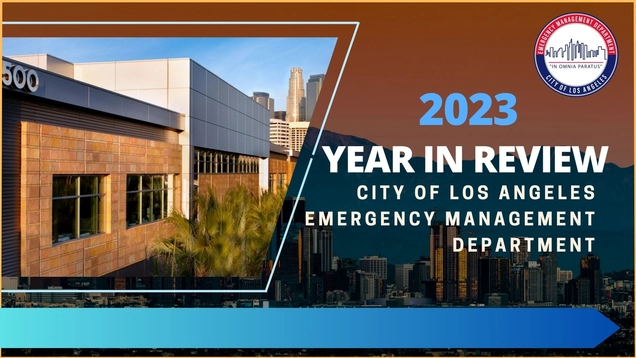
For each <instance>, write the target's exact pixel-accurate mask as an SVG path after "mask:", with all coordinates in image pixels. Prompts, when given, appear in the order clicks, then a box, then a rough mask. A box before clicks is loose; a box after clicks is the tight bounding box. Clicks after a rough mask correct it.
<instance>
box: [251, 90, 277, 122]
mask: <svg viewBox="0 0 636 358" xmlns="http://www.w3.org/2000/svg"><path fill="white" fill-rule="evenodd" d="M252 99H253V100H254V101H255V102H256V103H258V104H260V105H261V106H263V107H265V108H267V109H269V118H270V119H272V118H274V99H273V98H271V97H270V96H269V93H267V92H254V93H253V95H252Z"/></svg>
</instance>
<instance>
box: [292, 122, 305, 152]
mask: <svg viewBox="0 0 636 358" xmlns="http://www.w3.org/2000/svg"><path fill="white" fill-rule="evenodd" d="M308 130H309V122H291V123H289V145H290V146H291V149H292V150H294V151H297V152H300V150H301V149H302V148H303V143H305V137H306V136H307V131H308Z"/></svg>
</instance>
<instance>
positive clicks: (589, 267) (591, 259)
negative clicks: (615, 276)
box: [581, 254, 605, 304]
mask: <svg viewBox="0 0 636 358" xmlns="http://www.w3.org/2000/svg"><path fill="white" fill-rule="evenodd" d="M581 278H586V279H588V280H589V281H590V303H597V304H598V303H601V299H602V298H603V297H604V296H605V295H604V292H603V273H602V272H601V259H600V258H598V256H594V255H592V254H589V255H587V256H585V257H583V258H582V259H581Z"/></svg>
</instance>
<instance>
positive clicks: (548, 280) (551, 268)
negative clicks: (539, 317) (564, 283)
mask: <svg viewBox="0 0 636 358" xmlns="http://www.w3.org/2000/svg"><path fill="white" fill-rule="evenodd" d="M539 264H540V265H541V271H542V272H543V302H546V303H551V304H552V305H557V304H558V302H559V301H558V298H557V291H556V290H557V257H556V253H554V252H548V253H544V254H542V255H541V256H539Z"/></svg>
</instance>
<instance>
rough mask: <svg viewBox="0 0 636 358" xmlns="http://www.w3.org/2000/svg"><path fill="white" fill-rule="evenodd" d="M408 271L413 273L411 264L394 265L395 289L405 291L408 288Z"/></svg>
mask: <svg viewBox="0 0 636 358" xmlns="http://www.w3.org/2000/svg"><path fill="white" fill-rule="evenodd" d="M410 271H413V264H398V265H395V288H397V289H398V290H405V289H407V288H408V287H409V272H410Z"/></svg>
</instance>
